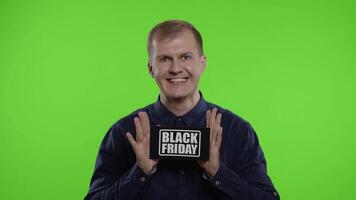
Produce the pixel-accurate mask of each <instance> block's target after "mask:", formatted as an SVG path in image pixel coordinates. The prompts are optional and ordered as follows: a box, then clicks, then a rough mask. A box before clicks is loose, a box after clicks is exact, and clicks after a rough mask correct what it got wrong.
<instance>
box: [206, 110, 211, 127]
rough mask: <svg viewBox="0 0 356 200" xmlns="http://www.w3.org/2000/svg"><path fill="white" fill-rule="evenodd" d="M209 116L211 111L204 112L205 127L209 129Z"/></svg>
mask: <svg viewBox="0 0 356 200" xmlns="http://www.w3.org/2000/svg"><path fill="white" fill-rule="evenodd" d="M210 115H211V111H210V110H207V111H206V127H207V128H210Z"/></svg>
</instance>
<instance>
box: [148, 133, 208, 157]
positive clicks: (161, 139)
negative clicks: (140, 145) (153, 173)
mask: <svg viewBox="0 0 356 200" xmlns="http://www.w3.org/2000/svg"><path fill="white" fill-rule="evenodd" d="M209 139H210V129H209V128H205V127H175V126H151V135H150V158H151V159H158V158H160V159H164V158H173V159H192V160H209Z"/></svg>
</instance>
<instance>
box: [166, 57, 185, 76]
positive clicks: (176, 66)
mask: <svg viewBox="0 0 356 200" xmlns="http://www.w3.org/2000/svg"><path fill="white" fill-rule="evenodd" d="M181 71H182V63H179V61H178V60H173V62H172V64H171V67H170V68H169V72H170V73H174V74H177V73H179V72H181Z"/></svg>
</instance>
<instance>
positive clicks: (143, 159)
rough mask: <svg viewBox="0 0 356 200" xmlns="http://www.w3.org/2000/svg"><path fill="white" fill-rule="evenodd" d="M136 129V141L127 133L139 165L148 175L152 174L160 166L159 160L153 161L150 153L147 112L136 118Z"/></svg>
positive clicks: (140, 113) (139, 114)
mask: <svg viewBox="0 0 356 200" xmlns="http://www.w3.org/2000/svg"><path fill="white" fill-rule="evenodd" d="M134 122H135V128H136V140H135V139H134V138H133V136H132V134H131V133H130V132H127V133H126V137H127V139H128V140H129V142H130V144H131V146H132V148H133V150H134V152H135V154H136V160H137V165H138V167H140V168H141V169H142V171H143V172H145V173H146V174H150V172H152V170H153V168H154V167H155V166H156V165H157V164H158V160H152V159H150V157H149V153H150V121H149V119H148V116H147V114H146V112H139V113H138V117H135V118H134Z"/></svg>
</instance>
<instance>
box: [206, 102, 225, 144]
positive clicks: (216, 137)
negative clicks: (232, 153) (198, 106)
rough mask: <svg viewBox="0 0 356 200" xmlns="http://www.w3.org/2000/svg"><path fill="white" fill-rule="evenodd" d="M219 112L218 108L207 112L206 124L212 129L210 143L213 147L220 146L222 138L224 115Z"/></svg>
mask: <svg viewBox="0 0 356 200" xmlns="http://www.w3.org/2000/svg"><path fill="white" fill-rule="evenodd" d="M217 112H218V109H217V108H213V109H212V111H210V110H208V111H207V112H206V123H207V127H208V128H210V143H211V144H212V145H216V144H219V145H220V143H221V138H222V137H221V135H222V127H221V126H220V124H221V117H222V115H221V113H217Z"/></svg>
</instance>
